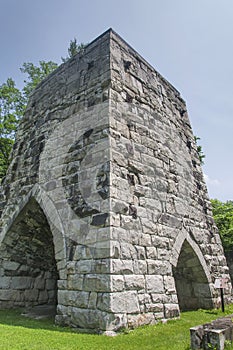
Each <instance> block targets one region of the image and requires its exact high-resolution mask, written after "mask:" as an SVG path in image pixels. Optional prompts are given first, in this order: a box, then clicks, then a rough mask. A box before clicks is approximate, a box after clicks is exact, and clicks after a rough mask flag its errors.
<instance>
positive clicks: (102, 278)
mask: <svg viewBox="0 0 233 350" xmlns="http://www.w3.org/2000/svg"><path fill="white" fill-rule="evenodd" d="M110 285H111V276H110V275H97V274H96V275H93V274H88V275H85V277H84V281H83V290H84V291H90V292H110Z"/></svg>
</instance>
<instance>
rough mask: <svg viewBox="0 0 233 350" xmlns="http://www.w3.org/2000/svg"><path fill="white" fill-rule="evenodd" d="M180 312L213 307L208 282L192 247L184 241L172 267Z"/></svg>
mask: <svg viewBox="0 0 233 350" xmlns="http://www.w3.org/2000/svg"><path fill="white" fill-rule="evenodd" d="M173 276H174V279H175V285H176V292H177V296H178V301H179V306H180V309H181V311H184V310H196V309H199V308H205V309H209V308H212V307H213V303H212V298H211V292H210V288H209V282H208V279H207V277H206V274H205V272H204V269H203V267H202V265H201V263H200V260H199V259H198V256H197V255H196V253H195V251H194V249H193V248H192V246H191V245H190V244H189V243H188V241H187V240H184V242H183V245H182V247H181V251H180V255H179V258H178V262H177V265H176V266H173Z"/></svg>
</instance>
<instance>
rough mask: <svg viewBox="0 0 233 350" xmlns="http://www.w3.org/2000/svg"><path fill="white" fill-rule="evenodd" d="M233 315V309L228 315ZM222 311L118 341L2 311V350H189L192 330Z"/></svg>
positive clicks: (185, 316) (195, 315)
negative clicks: (190, 331) (190, 329)
mask: <svg viewBox="0 0 233 350" xmlns="http://www.w3.org/2000/svg"><path fill="white" fill-rule="evenodd" d="M230 313H233V305H231V306H228V307H226V312H225V314H230ZM223 315H224V314H223V313H222V312H221V311H219V310H218V311H217V310H213V311H204V310H199V311H190V312H184V313H182V315H181V318H180V319H179V320H173V321H169V322H167V323H166V324H162V323H160V324H157V325H155V326H144V327H140V328H138V329H136V330H134V331H130V332H125V333H122V334H120V335H118V336H117V337H107V336H103V335H101V336H100V335H89V334H78V333H75V332H74V331H72V330H70V329H68V328H61V327H57V326H54V325H53V322H52V320H32V319H28V318H25V317H23V316H21V315H20V312H17V311H13V310H9V311H0V349H4V350H6V349H9V350H15V349H23V350H29V349H30V350H36V349H37V350H49V349H51V350H60V349H67V350H131V349H133V350H137V349H139V350H149V349H150V350H152V349H153V350H188V349H189V343H190V339H189V328H190V327H192V326H195V325H199V324H202V323H205V322H209V321H211V320H214V319H216V318H218V317H221V316H223Z"/></svg>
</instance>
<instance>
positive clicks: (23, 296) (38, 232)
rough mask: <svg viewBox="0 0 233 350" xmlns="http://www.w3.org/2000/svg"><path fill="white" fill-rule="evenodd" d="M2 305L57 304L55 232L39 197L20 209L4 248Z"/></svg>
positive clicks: (0, 268) (0, 251)
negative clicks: (51, 228) (39, 202)
mask: <svg viewBox="0 0 233 350" xmlns="http://www.w3.org/2000/svg"><path fill="white" fill-rule="evenodd" d="M0 264H1V266H0V271H1V281H2V283H0V306H1V307H28V306H35V305H42V304H47V305H48V304H49V305H56V303H57V279H58V272H57V268H56V261H55V254H54V245H53V237H52V233H51V230H50V227H49V224H48V221H47V219H46V216H45V215H44V212H43V210H42V209H41V208H40V206H39V204H38V203H37V202H36V200H35V199H33V198H32V199H31V200H30V201H29V203H28V204H27V205H26V206H25V207H24V209H23V210H22V211H21V212H20V214H19V215H18V217H17V218H16V220H15V222H14V223H13V225H12V226H11V228H10V230H9V231H8V232H7V234H6V236H5V239H4V241H3V243H2V244H1V247H0Z"/></svg>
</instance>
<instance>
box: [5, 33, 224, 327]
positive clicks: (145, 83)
mask: <svg viewBox="0 0 233 350" xmlns="http://www.w3.org/2000/svg"><path fill="white" fill-rule="evenodd" d="M0 276H1V278H0V307H1V308H12V307H28V306H33V305H40V304H56V305H57V314H56V322H57V323H59V324H66V325H72V326H75V327H80V328H83V329H85V328H86V329H93V330H100V331H104V330H118V329H120V328H121V327H127V326H130V327H135V326H138V325H142V324H149V323H154V322H155V321H156V320H158V319H161V318H172V317H177V316H178V315H179V312H180V310H186V309H196V308H211V307H213V306H216V305H217V303H218V298H219V296H218V291H216V290H215V289H214V286H213V283H214V280H215V278H216V277H220V276H221V277H227V278H228V277H229V276H228V267H227V266H226V260H225V257H224V253H223V248H222V244H221V240H220V238H219V235H218V232H217V230H216V227H215V225H214V222H213V218H212V213H211V208H210V202H209V199H208V195H207V190H206V186H205V183H204V180H203V175H202V170H201V166H200V162H199V158H198V153H197V149H196V145H195V140H194V136H193V133H192V130H191V126H190V122H189V119H188V115H187V111H186V106H185V103H184V101H183V100H182V98H181V96H180V94H179V92H178V91H177V90H176V89H175V88H174V87H173V86H171V85H170V84H169V83H168V82H167V81H166V80H165V79H164V78H163V77H162V76H161V75H160V74H159V73H157V72H156V71H155V70H154V68H152V67H151V66H150V65H149V64H148V63H147V62H146V61H145V60H144V59H143V58H142V57H141V56H140V55H139V54H138V53H137V52H135V51H134V50H133V49H132V48H131V47H130V46H129V45H128V44H127V43H125V41H124V40H122V39H121V38H120V37H119V36H118V35H117V34H116V33H115V32H114V31H112V30H108V31H107V32H105V33H104V34H102V35H101V36H100V37H98V38H97V39H96V40H94V41H93V42H92V43H90V44H89V45H87V46H86V47H85V48H84V49H83V50H82V51H81V52H80V53H79V54H77V55H76V56H75V57H73V58H71V59H70V60H69V61H68V62H66V63H64V64H62V65H61V66H60V67H59V68H58V69H57V70H56V71H54V72H53V73H52V74H51V75H50V76H49V77H48V78H47V79H45V80H44V81H43V82H42V83H41V84H40V85H39V86H38V87H37V88H36V90H35V91H34V93H33V94H32V96H31V98H30V101H29V104H28V107H27V110H26V113H25V116H24V118H23V120H22V122H21V125H20V127H19V130H18V134H17V139H16V143H15V145H14V149H13V154H12V162H11V165H10V168H9V171H8V174H7V176H6V178H5V180H4V183H3V199H2V215H1V235H0ZM229 280H230V279H229ZM225 295H226V298H227V299H229V298H230V282H229V283H228V289H226V290H225Z"/></svg>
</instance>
